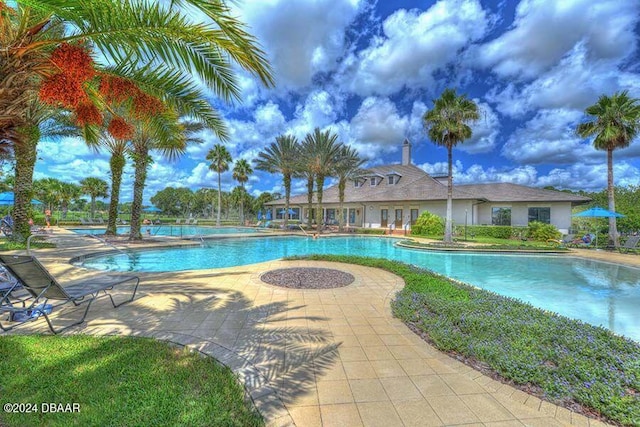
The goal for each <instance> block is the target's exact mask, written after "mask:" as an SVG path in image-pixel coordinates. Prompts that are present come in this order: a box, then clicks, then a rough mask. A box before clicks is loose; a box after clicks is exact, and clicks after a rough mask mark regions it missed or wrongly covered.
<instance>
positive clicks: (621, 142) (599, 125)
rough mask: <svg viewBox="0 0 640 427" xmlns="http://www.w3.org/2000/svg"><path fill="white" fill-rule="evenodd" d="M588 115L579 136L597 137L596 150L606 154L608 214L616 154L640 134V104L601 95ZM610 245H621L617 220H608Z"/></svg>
mask: <svg viewBox="0 0 640 427" xmlns="http://www.w3.org/2000/svg"><path fill="white" fill-rule="evenodd" d="M585 113H586V114H587V115H588V116H590V117H589V118H588V120H589V121H586V122H584V123H580V124H579V125H578V128H577V133H578V135H579V136H580V137H581V138H589V137H592V136H595V138H594V140H593V146H594V147H595V148H596V150H603V151H606V152H607V197H608V199H609V210H610V211H611V212H615V210H616V203H615V197H614V185H613V184H614V180H613V151H614V150H616V149H618V148H625V147H628V146H629V144H631V141H632V140H633V139H634V138H635V137H636V136H637V135H638V132H640V100H638V99H635V98H631V97H629V94H628V92H627V91H623V92H616V93H614V94H613V95H612V96H611V97H608V96H605V95H602V96H601V97H600V98H599V99H598V102H596V103H595V104H594V105H592V106H590V107H588V108H587V109H586V110H585ZM609 244H611V245H613V246H615V247H618V246H619V245H620V239H619V236H618V230H617V224H616V218H615V217H611V218H609Z"/></svg>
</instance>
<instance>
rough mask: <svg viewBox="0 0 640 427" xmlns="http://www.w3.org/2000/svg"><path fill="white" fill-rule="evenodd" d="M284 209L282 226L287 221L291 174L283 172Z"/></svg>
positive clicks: (285, 225) (285, 226)
mask: <svg viewBox="0 0 640 427" xmlns="http://www.w3.org/2000/svg"><path fill="white" fill-rule="evenodd" d="M283 180H284V211H285V212H286V213H285V215H284V228H285V229H286V228H287V224H288V223H289V199H290V198H291V175H290V174H287V173H285V174H284V177H283Z"/></svg>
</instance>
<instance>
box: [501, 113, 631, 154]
mask: <svg viewBox="0 0 640 427" xmlns="http://www.w3.org/2000/svg"><path fill="white" fill-rule="evenodd" d="M582 117H583V115H582V113H580V112H577V111H571V110H562V109H558V110H540V111H539V112H538V113H537V114H536V115H535V116H534V117H533V118H532V119H531V120H529V121H528V122H526V123H525V125H524V126H523V127H520V128H519V129H517V130H516V131H515V132H514V133H513V134H512V135H511V136H510V137H509V139H508V140H507V142H506V144H504V146H503V147H502V150H501V154H502V155H503V156H504V157H506V158H508V159H510V160H512V161H513V162H515V163H518V164H533V165H538V164H551V165H568V164H589V165H592V164H600V163H602V161H603V159H605V152H604V151H598V150H596V149H595V148H593V144H592V142H591V141H586V140H583V139H581V138H579V137H578V136H577V135H576V133H575V129H576V127H577V125H578V123H579V122H580V120H581V118H582ZM638 156H640V138H637V139H636V141H634V142H632V144H631V145H630V147H628V148H625V149H622V150H616V151H615V152H614V157H615V158H616V159H632V158H634V157H638Z"/></svg>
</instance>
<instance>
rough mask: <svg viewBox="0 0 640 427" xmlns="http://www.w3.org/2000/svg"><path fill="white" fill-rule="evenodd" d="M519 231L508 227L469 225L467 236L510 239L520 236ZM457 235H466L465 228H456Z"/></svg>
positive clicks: (459, 226)
mask: <svg viewBox="0 0 640 427" xmlns="http://www.w3.org/2000/svg"><path fill="white" fill-rule="evenodd" d="M517 230H518V229H517V228H515V227H510V226H508V225H469V226H467V234H468V235H474V236H477V237H492V238H494V239H510V238H512V237H515V236H517V235H518V231H517ZM455 233H456V234H458V235H460V234H464V226H461V225H458V226H456V227H455Z"/></svg>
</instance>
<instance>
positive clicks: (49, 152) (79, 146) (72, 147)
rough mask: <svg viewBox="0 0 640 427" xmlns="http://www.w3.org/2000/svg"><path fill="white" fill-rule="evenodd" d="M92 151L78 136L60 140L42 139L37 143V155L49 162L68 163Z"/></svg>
mask: <svg viewBox="0 0 640 427" xmlns="http://www.w3.org/2000/svg"><path fill="white" fill-rule="evenodd" d="M93 154H94V152H93V151H92V150H91V149H90V148H89V147H88V146H87V143H86V142H85V141H84V140H82V139H80V138H63V139H62V140H60V141H47V140H43V141H40V142H39V143H38V157H39V158H41V159H42V160H44V161H46V162H51V163H63V164H64V163H69V162H71V161H73V160H74V159H75V158H77V157H85V156H89V155H93Z"/></svg>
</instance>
